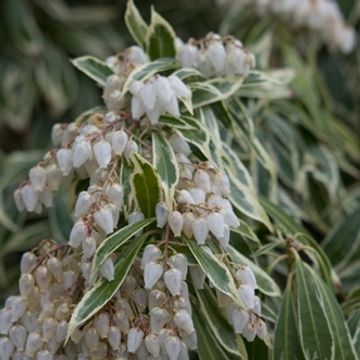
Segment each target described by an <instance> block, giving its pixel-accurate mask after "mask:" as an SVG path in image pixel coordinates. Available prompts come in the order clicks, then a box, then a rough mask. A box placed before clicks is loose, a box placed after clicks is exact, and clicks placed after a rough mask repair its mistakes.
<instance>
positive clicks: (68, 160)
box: [56, 149, 73, 176]
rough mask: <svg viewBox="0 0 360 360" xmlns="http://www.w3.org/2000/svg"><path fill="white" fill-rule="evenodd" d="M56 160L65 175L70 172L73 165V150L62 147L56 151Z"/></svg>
mask: <svg viewBox="0 0 360 360" xmlns="http://www.w3.org/2000/svg"><path fill="white" fill-rule="evenodd" d="M56 160H57V162H58V164H59V168H60V170H61V172H62V173H63V175H64V176H67V175H69V174H70V172H71V169H72V167H73V162H72V152H71V150H70V149H60V150H58V151H57V152H56Z"/></svg>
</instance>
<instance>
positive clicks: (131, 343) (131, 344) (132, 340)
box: [127, 327, 145, 353]
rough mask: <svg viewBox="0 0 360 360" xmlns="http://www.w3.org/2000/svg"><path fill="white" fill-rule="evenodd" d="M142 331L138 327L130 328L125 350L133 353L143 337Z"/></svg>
mask: <svg viewBox="0 0 360 360" xmlns="http://www.w3.org/2000/svg"><path fill="white" fill-rule="evenodd" d="M144 335H145V334H144V332H143V331H142V330H141V329H139V328H137V327H136V328H131V329H130V330H129V333H128V338H127V350H128V352H129V353H135V352H136V350H138V349H139V347H140V345H141V343H142V341H143V338H144Z"/></svg>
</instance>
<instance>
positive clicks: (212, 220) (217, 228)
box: [206, 213, 225, 239]
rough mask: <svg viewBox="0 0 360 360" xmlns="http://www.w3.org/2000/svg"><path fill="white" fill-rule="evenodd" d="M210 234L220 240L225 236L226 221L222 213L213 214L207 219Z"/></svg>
mask: <svg viewBox="0 0 360 360" xmlns="http://www.w3.org/2000/svg"><path fill="white" fill-rule="evenodd" d="M206 221H207V225H208V227H209V230H210V232H211V233H212V234H213V235H214V236H215V237H216V238H217V239H218V238H221V237H223V236H224V231H225V221H224V216H223V215H222V214H220V213H211V214H209V215H208V216H207V218H206Z"/></svg>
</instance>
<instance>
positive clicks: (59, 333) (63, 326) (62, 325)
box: [55, 320, 68, 344]
mask: <svg viewBox="0 0 360 360" xmlns="http://www.w3.org/2000/svg"><path fill="white" fill-rule="evenodd" d="M67 329H68V322H67V321H66V320H61V321H60V322H59V323H58V324H57V327H56V333H55V339H56V342H58V343H59V344H61V343H62V342H64V341H65V339H66V333H67Z"/></svg>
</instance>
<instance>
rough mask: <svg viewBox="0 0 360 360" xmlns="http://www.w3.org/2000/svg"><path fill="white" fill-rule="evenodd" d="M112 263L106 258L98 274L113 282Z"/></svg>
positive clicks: (113, 271)
mask: <svg viewBox="0 0 360 360" xmlns="http://www.w3.org/2000/svg"><path fill="white" fill-rule="evenodd" d="M114 273H115V268H114V263H113V261H112V259H111V258H107V259H106V260H105V261H104V262H103V263H102V264H101V266H100V274H101V275H102V276H103V277H104V278H105V279H106V280H107V281H113V280H114Z"/></svg>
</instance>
